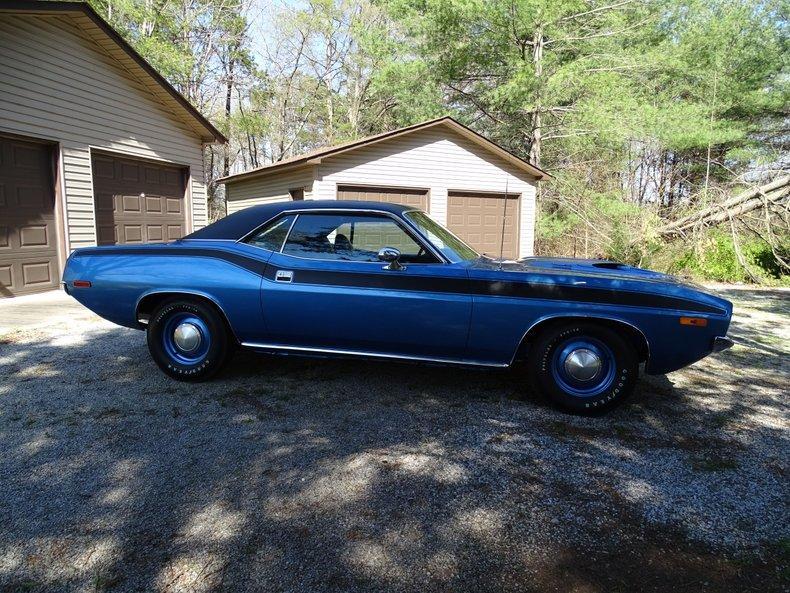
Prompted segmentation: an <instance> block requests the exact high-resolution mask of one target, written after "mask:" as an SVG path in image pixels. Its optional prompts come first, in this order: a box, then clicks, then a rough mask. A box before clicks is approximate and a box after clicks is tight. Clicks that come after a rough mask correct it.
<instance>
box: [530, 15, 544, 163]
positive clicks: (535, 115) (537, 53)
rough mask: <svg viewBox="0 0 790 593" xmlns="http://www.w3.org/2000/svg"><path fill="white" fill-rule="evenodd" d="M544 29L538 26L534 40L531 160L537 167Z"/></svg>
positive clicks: (539, 140) (540, 120) (538, 160)
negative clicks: (533, 101)
mask: <svg viewBox="0 0 790 593" xmlns="http://www.w3.org/2000/svg"><path fill="white" fill-rule="evenodd" d="M544 41H545V40H544V38H543V27H542V26H540V25H539V26H538V27H537V28H536V29H535V35H534V37H533V38H532V44H533V45H532V65H533V67H534V69H535V79H536V80H537V85H536V86H537V89H538V91H537V96H536V97H535V108H534V111H533V112H532V139H531V141H530V147H529V160H530V161H531V162H532V164H533V165H535V166H536V167H540V156H541V155H540V152H541V137H542V129H541V126H542V117H541V116H542V113H541V110H542V108H543V105H542V104H541V96H540V94H541V90H542V89H541V84H542V81H541V78H542V76H543V44H544Z"/></svg>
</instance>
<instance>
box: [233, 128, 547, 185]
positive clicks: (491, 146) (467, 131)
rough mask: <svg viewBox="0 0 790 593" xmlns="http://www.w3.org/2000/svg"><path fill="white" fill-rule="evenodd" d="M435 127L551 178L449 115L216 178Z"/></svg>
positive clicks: (299, 162) (287, 165)
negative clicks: (448, 129) (444, 129)
mask: <svg viewBox="0 0 790 593" xmlns="http://www.w3.org/2000/svg"><path fill="white" fill-rule="evenodd" d="M436 126H446V127H448V128H450V129H451V130H454V131H455V132H458V133H459V134H461V135H462V136H464V137H465V138H468V139H469V140H471V141H472V142H474V143H475V144H477V145H479V146H481V147H482V148H484V149H486V150H488V151H489V152H492V153H494V154H496V155H497V156H499V157H500V158H502V159H504V160H505V161H507V162H509V163H511V164H513V165H515V166H516V167H517V168H519V169H520V170H522V171H524V172H525V173H527V174H528V175H530V176H532V177H534V178H535V179H547V178H549V177H550V175H549V174H548V173H546V172H545V171H543V170H542V169H540V168H538V167H536V166H535V165H533V164H532V163H530V162H529V161H526V160H524V159H522V158H521V157H518V156H516V155H515V154H513V153H512V152H510V151H508V150H505V149H504V148H502V147H501V146H499V145H498V144H496V143H495V142H492V141H491V140H489V139H488V138H486V137H485V136H483V135H481V134H478V133H477V132H475V131H474V130H472V129H471V128H468V127H467V126H465V125H463V124H462V123H460V122H458V121H456V120H455V119H453V118H452V117H450V116H449V115H446V116H444V117H439V118H436V119H431V120H428V121H424V122H421V123H418V124H414V125H411V126H407V127H405V128H399V129H397V130H391V131H389V132H384V133H383V134H376V135H375V136H368V137H367V138H362V139H360V140H352V141H350V142H345V143H343V144H337V145H335V146H327V147H324V148H319V149H317V150H313V151H311V152H306V153H303V154H300V155H297V156H293V157H290V158H287V159H283V160H281V161H277V162H276V163H271V164H268V165H264V166H262V167H258V168H256V169H252V170H250V171H245V172H243V173H236V174H234V175H228V176H227V177H222V178H220V179H217V182H218V183H228V182H234V181H241V180H243V179H250V178H253V177H264V176H266V175H270V174H272V173H277V172H281V171H285V170H289V169H294V168H297V167H302V166H304V165H317V164H319V163H321V161H322V160H323V159H326V158H329V157H333V156H337V155H339V154H342V153H344V152H349V151H351V150H356V149H358V148H364V147H366V146H370V145H371V144H376V143H378V142H382V141H384V140H390V139H392V138H397V137H399V136H405V135H406V134H411V133H413V132H417V131H421V130H427V129H428V128H433V127H436Z"/></svg>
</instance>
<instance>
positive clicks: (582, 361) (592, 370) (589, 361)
mask: <svg viewBox="0 0 790 593" xmlns="http://www.w3.org/2000/svg"><path fill="white" fill-rule="evenodd" d="M564 364H565V372H566V373H568V374H569V375H570V376H571V377H573V378H574V379H576V380H577V381H591V380H592V379H594V378H595V377H596V375H598V372H599V371H600V370H601V358H600V357H599V356H598V355H597V354H596V353H595V352H593V351H592V350H589V349H587V348H578V349H577V350H573V351H572V352H571V353H570V354H568V357H567V358H566V359H565V363H564Z"/></svg>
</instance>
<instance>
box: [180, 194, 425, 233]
mask: <svg viewBox="0 0 790 593" xmlns="http://www.w3.org/2000/svg"><path fill="white" fill-rule="evenodd" d="M289 210H378V211H383V212H389V213H391V214H397V215H400V214H401V213H402V212H403V211H404V210H414V208H413V207H412V206H402V205H400V204H390V203H389V202H363V201H356V200H300V201H298V202H276V203H274V204H261V205H259V206H250V207H249V208H245V209H244V210H239V211H238V212H234V213H233V214H231V215H229V216H226V217H225V218H220V219H219V220H218V221H217V222H215V223H213V224H210V225H208V226H207V227H203V228H202V229H200V230H197V231H195V232H194V233H192V234H190V235H187V236H186V237H184V239H231V240H234V241H237V240H239V239H241V238H242V237H244V236H245V235H246V234H248V233H250V232H252V231H253V230H255V229H256V228H257V227H259V226H260V225H261V224H263V223H264V222H266V221H267V220H270V219H271V218H274V217H275V216H277V215H278V214H280V213H281V212H287V211H289Z"/></svg>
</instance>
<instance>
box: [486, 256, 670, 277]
mask: <svg viewBox="0 0 790 593" xmlns="http://www.w3.org/2000/svg"><path fill="white" fill-rule="evenodd" d="M475 267H479V268H483V269H496V270H499V269H501V270H503V271H504V270H507V271H512V272H554V273H557V274H573V275H577V274H583V275H594V276H599V277H606V278H618V279H634V280H654V281H659V282H673V283H680V282H682V281H681V280H680V279H678V278H676V277H675V276H670V275H669V274H662V273H661V272H654V271H652V270H646V269H644V268H636V267H634V266H629V265H628V264H623V263H620V262H615V261H611V260H607V259H576V258H572V257H525V258H524V259H520V260H518V261H504V262H502V264H501V267H500V263H499V261H497V260H491V259H488V258H486V259H481V260H480V261H479V262H476V264H475Z"/></svg>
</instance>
